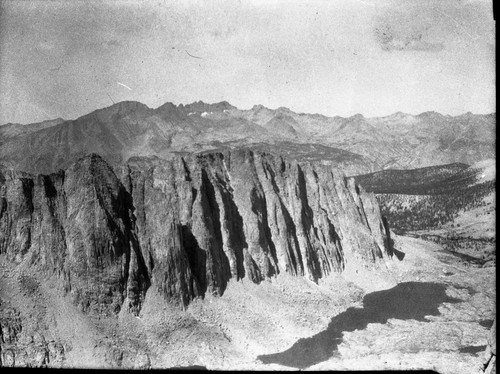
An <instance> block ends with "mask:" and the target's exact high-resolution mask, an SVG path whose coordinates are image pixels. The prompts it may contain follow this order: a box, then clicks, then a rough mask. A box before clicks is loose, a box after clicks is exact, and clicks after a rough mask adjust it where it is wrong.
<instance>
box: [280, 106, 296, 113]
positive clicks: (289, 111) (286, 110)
mask: <svg viewBox="0 0 500 374" xmlns="http://www.w3.org/2000/svg"><path fill="white" fill-rule="evenodd" d="M276 111H277V112H284V113H293V111H291V110H290V109H289V108H287V107H285V106H280V107H279V108H278V109H276Z"/></svg>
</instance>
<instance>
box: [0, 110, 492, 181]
mask: <svg viewBox="0 0 500 374" xmlns="http://www.w3.org/2000/svg"><path fill="white" fill-rule="evenodd" d="M495 122H496V118H495V114H494V113H492V114H487V115H481V114H477V115H476V114H471V113H467V114H464V115H460V116H455V117H452V116H448V115H441V114H439V113H435V112H426V113H422V114H420V115H416V116H415V115H410V114H404V113H396V114H394V115H391V116H386V117H376V118H365V117H364V116H362V115H360V114H357V115H354V116H351V117H346V118H343V117H339V116H335V117H326V116H323V115H320V114H307V113H295V112H293V111H292V110H290V109H287V108H283V107H281V108H278V109H269V108H266V107H264V106H262V105H256V106H254V107H253V108H251V109H249V110H240V109H238V108H236V107H234V106H232V105H230V104H229V103H227V102H221V103H216V104H206V103H203V102H201V101H198V102H195V103H192V104H187V105H182V104H180V105H174V104H172V103H165V104H164V105H162V106H160V107H158V108H156V109H153V108H149V107H147V106H146V105H144V104H142V103H139V102H134V101H124V102H120V103H117V104H114V105H112V106H110V107H107V108H103V109H99V110H96V111H94V112H92V113H89V114H86V115H84V116H82V117H79V118H77V119H75V120H69V121H64V120H60V119H58V120H53V121H45V122H43V123H40V124H31V125H25V126H22V125H18V124H7V125H3V126H0V144H1V145H2V146H1V147H0V164H3V165H6V166H8V167H10V168H12V169H14V170H23V171H27V172H30V173H34V174H40V173H42V174H48V173H52V172H55V171H57V170H59V169H60V168H61V169H66V168H68V167H69V166H70V165H71V164H72V163H73V162H74V161H76V160H77V159H78V158H80V157H83V156H84V155H86V154H89V153H92V152H95V153H98V154H99V155H101V156H102V157H103V158H104V159H105V160H106V161H107V162H108V163H110V164H111V165H112V166H115V165H118V164H121V163H124V162H126V161H127V160H128V159H129V158H130V157H135V156H147V157H150V156H157V157H161V158H171V157H173V156H174V155H175V154H178V153H183V154H186V153H198V152H206V151H210V152H214V151H218V150H231V149H235V148H241V147H249V148H251V149H261V148H264V149H265V150H266V151H268V152H269V151H270V152H273V153H276V154H284V155H287V157H288V158H295V159H300V160H318V161H321V162H324V163H330V164H332V165H334V166H335V167H339V168H342V169H343V170H344V171H345V172H346V173H347V174H350V175H357V174H363V173H369V172H373V171H377V170H382V169H387V168H397V169H412V168H417V167H424V166H432V165H439V164H448V163H457V162H459V163H465V164H472V163H475V162H477V161H480V160H483V159H486V158H493V157H494V156H495V150H494V139H495V136H494V132H495Z"/></svg>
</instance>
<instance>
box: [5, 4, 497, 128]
mask: <svg viewBox="0 0 500 374" xmlns="http://www.w3.org/2000/svg"><path fill="white" fill-rule="evenodd" d="M124 100H134V101H140V102H142V103H144V104H146V105H148V106H149V107H151V108H156V107H158V106H160V105H162V104H164V103H165V102H173V103H174V104H181V103H183V104H187V103H192V102H194V101H198V100H201V101H204V102H207V103H214V102H220V101H224V100H225V101H228V102H229V103H231V104H232V105H234V106H237V107H238V108H241V109H249V108H251V107H252V106H253V105H256V104H261V105H264V106H266V107H269V108H277V107H281V106H283V107H287V108H289V109H291V110H293V111H296V112H305V113H321V114H324V115H328V116H335V115H339V116H344V117H345V116H351V115H354V114H357V113H361V114H363V115H364V116H366V117H374V116H385V115H390V114H392V113H395V112H404V113H410V114H419V113H422V112H425V111H436V112H440V113H442V114H450V115H459V114H463V113H466V112H473V113H491V112H495V111H496V108H495V21H494V20H493V12H492V3H491V1H490V0H412V1H409V0H324V1H323V0H310V1H299V0H296V1H293V0H286V1H285V0H281V1H278V0H275V1H273V0H270V1H269V0H267V1H264V0H254V1H250V0H248V1H245V0H241V1H237V0H233V1H223V0H216V1H186V0H183V1H138V0H137V1H119V0H115V1H99V2H94V1H71V2H67V1H50V0H46V1H33V0H32V1H20V0H17V1H4V0H0V124H4V123H8V122H14V123H23V124H25V123H33V122H40V121H43V120H47V119H53V118H58V117H61V118H64V119H76V118H77V117H79V116H81V115H84V114H87V113H89V112H91V111H93V110H95V109H98V108H103V107H107V106H109V105H112V104H113V103H114V102H119V101H124Z"/></svg>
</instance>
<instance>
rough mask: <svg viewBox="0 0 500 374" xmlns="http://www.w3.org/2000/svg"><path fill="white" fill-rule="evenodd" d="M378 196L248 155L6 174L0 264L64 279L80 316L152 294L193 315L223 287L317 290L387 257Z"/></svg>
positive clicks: (0, 198) (0, 175)
mask: <svg viewBox="0 0 500 374" xmlns="http://www.w3.org/2000/svg"><path fill="white" fill-rule="evenodd" d="M388 241H389V239H388V236H387V232H386V229H385V228H384V225H383V222H382V219H381V216H380V212H379V208H378V205H377V203H376V200H375V199H374V196H373V195H372V194H367V193H365V192H364V191H363V190H362V189H361V188H358V187H357V186H356V185H355V184H354V182H353V181H352V180H347V179H346V178H344V177H343V175H341V174H340V173H338V172H337V171H335V170H332V169H331V168H330V167H327V166H322V165H316V164H309V163H297V162H295V161H294V162H289V161H286V160H285V159H283V158H281V157H276V156H271V155H268V154H262V153H253V152H250V151H234V152H227V153H212V154H206V155H198V156H192V157H188V158H180V157H179V158H176V159H174V160H172V161H163V160H159V159H155V160H151V159H145V158H138V159H131V160H130V161H129V163H128V164H127V165H124V166H122V167H119V168H116V169H115V171H113V170H112V169H111V168H110V167H109V166H108V165H107V164H106V163H105V162H104V161H103V160H102V159H101V158H100V157H99V156H97V155H90V156H87V157H84V158H82V159H80V160H79V161H78V162H76V163H75V164H73V165H72V166H71V167H70V168H69V169H67V170H66V171H64V172H63V171H61V172H60V173H57V174H51V175H48V176H38V177H33V176H30V175H28V174H22V173H16V172H12V171H3V172H1V171H0V253H1V254H5V255H6V256H7V258H8V259H9V260H11V261H14V262H18V263H19V262H21V261H29V263H30V264H32V265H33V266H38V267H40V268H42V269H43V270H45V271H47V272H48V273H50V274H55V275H56V276H58V277H59V278H60V280H61V285H62V287H63V288H64V290H65V292H68V293H70V294H71V295H72V297H73V300H74V302H75V303H76V304H77V305H79V306H80V307H81V309H82V310H84V311H89V312H92V311H94V312H98V313H104V314H114V313H117V312H118V311H119V310H120V309H121V308H122V307H126V308H128V309H129V310H130V311H132V312H134V313H138V312H139V310H140V308H141V305H142V301H143V299H144V296H145V293H146V291H147V289H148V288H149V287H156V289H157V290H158V291H160V293H161V294H163V295H164V297H165V299H166V300H168V301H170V302H175V303H180V304H183V305H186V304H187V303H189V301H190V300H191V299H193V298H195V297H197V296H203V295H204V294H206V293H207V292H210V293H213V294H218V295H221V294H222V293H223V292H224V290H225V288H226V285H227V282H228V281H229V280H230V279H232V278H234V279H241V278H248V279H251V280H252V281H253V282H256V283H258V282H260V281H262V280H263V279H265V278H267V277H271V276H273V275H276V274H278V273H283V272H288V273H290V274H293V275H297V276H306V277H308V278H309V279H311V280H312V281H317V280H318V279H319V278H321V277H324V276H325V275H327V274H329V273H330V272H333V271H342V270H343V269H344V268H345V267H346V266H349V264H350V263H352V262H356V261H363V262H364V263H366V264H375V263H376V262H377V261H378V260H381V259H383V258H384V257H386V256H388V255H389V256H391V255H392V253H391V250H390V248H389V244H388Z"/></svg>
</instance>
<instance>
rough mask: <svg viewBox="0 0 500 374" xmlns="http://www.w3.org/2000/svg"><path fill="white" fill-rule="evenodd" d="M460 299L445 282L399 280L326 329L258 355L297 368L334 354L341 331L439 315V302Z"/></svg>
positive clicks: (371, 295) (313, 363)
mask: <svg viewBox="0 0 500 374" xmlns="http://www.w3.org/2000/svg"><path fill="white" fill-rule="evenodd" d="M460 301H461V300H460V299H456V298H452V297H449V296H448V295H446V285H443V284H439V283H417V282H407V283H401V284H399V285H397V286H396V287H394V288H391V289H389V290H383V291H377V292H372V293H370V294H368V295H366V296H365V297H364V298H363V308H349V309H347V310H346V311H345V312H342V313H340V314H339V315H337V316H335V317H334V318H332V320H331V322H330V324H329V325H328V327H327V329H326V330H324V331H322V332H320V333H318V334H316V335H314V336H312V337H310V338H304V339H299V340H298V341H297V342H296V343H295V344H294V345H293V346H292V347H291V348H289V349H288V350H286V351H284V352H280V353H275V354H269V355H261V356H258V357H257V358H258V359H259V360H260V361H262V362H263V363H264V364H280V365H284V366H290V367H294V368H298V369H305V368H307V367H309V366H312V365H315V364H318V363H320V362H323V361H326V360H327V359H329V358H330V357H333V356H334V354H335V352H336V351H337V347H338V345H339V344H340V343H341V342H342V336H343V333H344V331H354V330H361V329H364V328H366V327H367V325H368V324H369V323H386V322H387V320H388V319H390V318H396V319H402V320H408V319H414V320H417V321H426V319H425V317H426V316H429V315H430V316H437V315H439V314H440V312H439V310H438V307H439V305H440V304H442V303H445V302H448V303H457V302H460Z"/></svg>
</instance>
